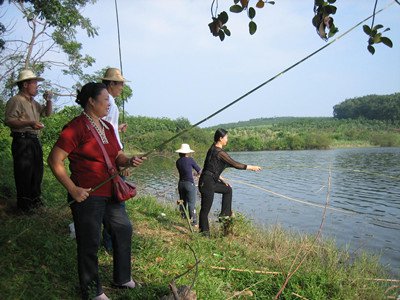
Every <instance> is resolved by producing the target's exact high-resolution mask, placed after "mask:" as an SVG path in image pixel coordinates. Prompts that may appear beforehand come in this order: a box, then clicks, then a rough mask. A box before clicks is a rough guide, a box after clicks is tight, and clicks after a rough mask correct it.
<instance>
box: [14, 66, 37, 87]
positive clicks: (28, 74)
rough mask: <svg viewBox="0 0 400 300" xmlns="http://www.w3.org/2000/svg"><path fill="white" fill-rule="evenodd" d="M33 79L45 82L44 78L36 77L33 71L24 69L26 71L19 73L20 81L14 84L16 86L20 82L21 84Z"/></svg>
mask: <svg viewBox="0 0 400 300" xmlns="http://www.w3.org/2000/svg"><path fill="white" fill-rule="evenodd" d="M33 79H36V80H37V81H43V80H44V78H42V77H38V76H36V74H35V73H33V71H32V70H29V69H24V70H21V72H19V75H18V80H16V81H15V82H14V84H16V83H18V82H21V81H25V80H33Z"/></svg>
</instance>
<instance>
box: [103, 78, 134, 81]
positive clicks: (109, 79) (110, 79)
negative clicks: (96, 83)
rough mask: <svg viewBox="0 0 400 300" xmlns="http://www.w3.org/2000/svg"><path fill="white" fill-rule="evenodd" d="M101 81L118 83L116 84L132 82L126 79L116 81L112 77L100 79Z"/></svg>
mask: <svg viewBox="0 0 400 300" xmlns="http://www.w3.org/2000/svg"><path fill="white" fill-rule="evenodd" d="M100 80H106V81H116V82H130V81H129V80H126V79H123V80H121V79H115V78H110V77H103V78H100Z"/></svg>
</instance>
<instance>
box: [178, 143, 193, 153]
mask: <svg viewBox="0 0 400 300" xmlns="http://www.w3.org/2000/svg"><path fill="white" fill-rule="evenodd" d="M175 152H177V153H184V154H188V153H193V152H194V151H193V150H192V149H190V146H189V144H182V145H181V148H180V149H178V150H176V151H175Z"/></svg>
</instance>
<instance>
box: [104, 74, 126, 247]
mask: <svg viewBox="0 0 400 300" xmlns="http://www.w3.org/2000/svg"><path fill="white" fill-rule="evenodd" d="M101 80H102V82H103V83H104V84H105V86H106V87H107V91H108V94H109V103H110V106H109V109H108V114H107V116H105V117H104V119H105V120H106V121H108V122H110V123H111V124H112V126H113V127H114V131H115V135H116V137H117V140H118V143H119V145H120V146H121V149H122V148H123V145H122V142H121V138H120V135H119V133H120V132H126V129H127V127H128V125H127V124H125V123H123V124H119V109H118V106H117V104H116V102H115V98H117V97H119V96H121V94H122V90H123V88H124V84H125V82H129V81H128V80H126V79H125V78H124V77H123V76H122V74H121V71H120V70H119V69H117V68H108V69H107V70H106V72H105V74H104V77H103V78H101ZM124 172H125V173H124V175H125V176H129V170H125V171H124ZM122 178H123V179H124V176H123V177H122ZM121 205H123V206H125V203H124V202H121ZM103 245H104V248H106V250H107V252H109V253H110V252H111V251H112V241H111V236H110V234H109V233H108V232H107V230H106V229H105V228H104V230H103Z"/></svg>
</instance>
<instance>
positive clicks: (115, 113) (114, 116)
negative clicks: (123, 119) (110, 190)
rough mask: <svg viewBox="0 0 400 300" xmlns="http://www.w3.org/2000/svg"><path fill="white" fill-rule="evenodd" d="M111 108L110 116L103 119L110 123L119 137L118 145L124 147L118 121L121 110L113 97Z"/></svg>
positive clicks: (111, 98)
mask: <svg viewBox="0 0 400 300" xmlns="http://www.w3.org/2000/svg"><path fill="white" fill-rule="evenodd" d="M109 102H110V107H109V109H108V114H107V116H105V117H104V118H103V119H104V120H106V121H107V122H110V123H111V125H112V126H113V127H114V131H115V135H116V136H117V140H118V144H119V145H120V146H121V149H122V148H123V147H122V143H121V139H120V137H119V131H118V119H119V109H118V106H117V104H116V103H115V99H114V97H113V96H111V95H110V96H109Z"/></svg>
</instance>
